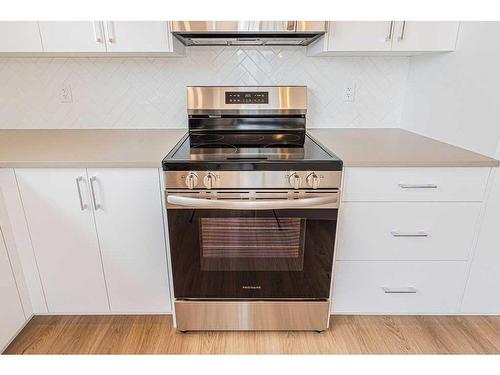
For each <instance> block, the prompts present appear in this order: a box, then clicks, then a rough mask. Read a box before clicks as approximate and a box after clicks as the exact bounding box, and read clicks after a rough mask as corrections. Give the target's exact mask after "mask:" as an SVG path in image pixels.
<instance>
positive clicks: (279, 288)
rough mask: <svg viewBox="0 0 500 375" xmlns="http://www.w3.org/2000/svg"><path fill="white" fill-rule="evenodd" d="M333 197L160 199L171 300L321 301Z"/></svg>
mask: <svg viewBox="0 0 500 375" xmlns="http://www.w3.org/2000/svg"><path fill="white" fill-rule="evenodd" d="M337 207H338V191H329V192H320V193H318V192H316V191H315V192H300V193H296V192H227V191H226V192H190V193H185V192H184V193H179V192H169V193H167V215H168V227H169V237H170V252H171V260H172V272H173V281H174V295H175V297H176V298H177V299H203V298H217V299H327V298H329V294H330V283H331V272H332V262H333V249H334V242H335V231H336V223H337Z"/></svg>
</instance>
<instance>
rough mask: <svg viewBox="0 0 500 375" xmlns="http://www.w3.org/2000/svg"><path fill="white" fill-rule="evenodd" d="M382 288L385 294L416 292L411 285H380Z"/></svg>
mask: <svg viewBox="0 0 500 375" xmlns="http://www.w3.org/2000/svg"><path fill="white" fill-rule="evenodd" d="M382 290H383V291H384V293H385V294H416V293H417V289H415V288H414V287H412V286H410V287H407V288H387V287H382Z"/></svg>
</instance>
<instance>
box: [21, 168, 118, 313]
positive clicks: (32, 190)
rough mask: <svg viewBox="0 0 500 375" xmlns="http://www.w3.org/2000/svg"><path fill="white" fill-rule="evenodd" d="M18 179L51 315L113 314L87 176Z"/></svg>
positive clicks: (38, 173)
mask: <svg viewBox="0 0 500 375" xmlns="http://www.w3.org/2000/svg"><path fill="white" fill-rule="evenodd" d="M16 175H17V179H18V183H19V189H20V192H21V197H22V200H23V204H24V209H25V213H26V219H27V222H28V227H29V231H30V234H31V240H32V242H33V248H34V252H35V257H36V262H37V264H38V269H39V272H40V278H41V280H42V284H43V291H44V294H45V299H46V301H47V305H48V311H49V312H50V313H82V312H88V313H94V312H106V311H109V305H108V297H107V294H106V284H105V282H104V273H103V269H102V263H101V254H100V251H99V243H98V241H97V236H96V231H95V224H94V216H93V212H92V207H91V201H90V193H89V186H88V183H87V173H86V170H85V169H66V168H64V169H17V170H16Z"/></svg>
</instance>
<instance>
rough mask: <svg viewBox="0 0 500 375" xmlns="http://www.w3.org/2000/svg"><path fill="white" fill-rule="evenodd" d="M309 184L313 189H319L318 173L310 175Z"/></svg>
mask: <svg viewBox="0 0 500 375" xmlns="http://www.w3.org/2000/svg"><path fill="white" fill-rule="evenodd" d="M306 181H307V184H308V185H309V186H310V187H312V188H313V189H317V188H318V187H319V177H318V175H317V174H316V173H314V172H312V173H310V174H309V175H308V176H307V178H306Z"/></svg>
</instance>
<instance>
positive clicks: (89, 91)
mask: <svg viewBox="0 0 500 375" xmlns="http://www.w3.org/2000/svg"><path fill="white" fill-rule="evenodd" d="M187 50H188V52H187V57H185V58H0V82H1V84H0V128H167V127H170V128H172V127H183V126H185V125H186V117H187V116H186V94H185V93H186V85H202V84H205V85H207V84H211V85H218V84H223V85H230V84H234V85H256V84H306V85H307V86H308V87H309V114H308V126H309V127H350V126H354V127H357V126H360V127H393V126H398V124H399V120H400V116H401V108H402V102H403V97H404V89H405V85H406V77H407V75H408V65H409V58H407V57H391V58H388V57H352V58H345V57H344V58H342V57H328V58H323V57H322V58H313V57H307V56H306V51H305V48H302V47H287V48H270V47H257V48H256V47H246V48H237V47H197V48H188V49H187ZM352 83H353V84H355V85H356V101H355V102H354V103H346V102H344V101H343V100H342V92H343V89H344V87H345V85H346V84H352ZM64 85H71V89H72V94H73V103H61V101H60V97H59V93H60V90H61V88H62V87H63V86H64Z"/></svg>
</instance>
